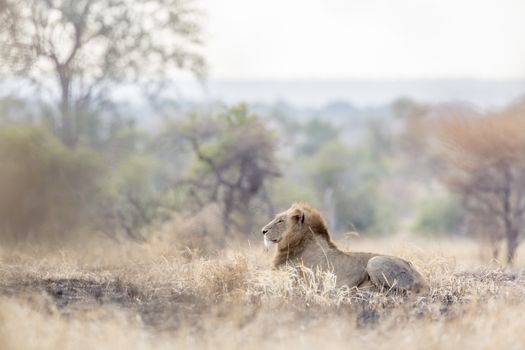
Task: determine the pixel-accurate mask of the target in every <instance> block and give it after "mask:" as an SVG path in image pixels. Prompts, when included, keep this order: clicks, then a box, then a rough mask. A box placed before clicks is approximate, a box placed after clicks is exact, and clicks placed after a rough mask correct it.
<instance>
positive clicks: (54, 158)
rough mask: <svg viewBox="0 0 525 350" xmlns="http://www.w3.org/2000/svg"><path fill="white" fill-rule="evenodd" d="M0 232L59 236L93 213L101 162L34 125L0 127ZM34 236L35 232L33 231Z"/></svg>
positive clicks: (98, 189)
mask: <svg viewBox="0 0 525 350" xmlns="http://www.w3.org/2000/svg"><path fill="white" fill-rule="evenodd" d="M0 164H1V166H0V235H2V237H3V238H5V237H6V236H11V237H13V238H15V239H16V240H23V239H26V238H28V236H29V235H30V234H48V235H56V236H60V235H62V234H70V233H72V232H71V231H73V229H74V228H76V227H77V226H78V225H81V224H83V223H86V222H88V221H90V219H92V217H90V215H91V210H92V209H93V207H94V205H93V204H94V202H95V199H96V197H97V195H98V194H99V192H100V189H101V184H100V179H101V176H100V173H101V167H100V163H99V161H98V159H97V157H96V156H95V155H94V154H92V153H90V152H86V151H81V150H76V151H71V150H69V149H67V148H65V147H64V146H63V145H62V144H61V143H60V142H59V141H58V140H56V139H55V138H54V137H53V136H52V135H50V134H48V133H47V132H46V131H44V130H42V129H39V128H35V127H22V126H5V125H4V126H3V127H2V128H0ZM33 238H34V237H33Z"/></svg>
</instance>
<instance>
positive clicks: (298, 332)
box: [0, 237, 525, 350]
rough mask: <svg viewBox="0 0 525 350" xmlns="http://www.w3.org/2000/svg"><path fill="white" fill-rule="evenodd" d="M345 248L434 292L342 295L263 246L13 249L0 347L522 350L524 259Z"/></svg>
mask: <svg viewBox="0 0 525 350" xmlns="http://www.w3.org/2000/svg"><path fill="white" fill-rule="evenodd" d="M340 244H341V246H343V247H345V248H346V249H350V248H352V249H353V250H367V251H371V250H373V251H378V252H385V253H393V254H398V255H400V256H402V257H405V258H409V259H410V260H412V261H413V262H414V263H415V265H416V266H417V267H418V268H419V269H420V270H421V271H422V272H423V274H424V275H425V276H426V277H427V278H428V280H429V282H430V284H431V287H432V292H431V294H429V295H424V296H415V295H398V294H392V293H389V294H380V293H373V292H369V291H358V290H349V289H347V288H340V289H338V288H335V279H334V276H333V275H331V274H329V273H312V274H311V275H310V276H308V279H307V280H304V279H300V278H298V276H297V274H296V273H295V272H294V271H271V270H270V269H269V261H270V255H271V253H270V252H266V251H265V250H264V249H263V248H262V247H261V244H260V243H259V242H252V244H251V247H250V245H249V244H232V245H229V246H227V247H225V248H222V249H220V250H219V251H217V252H216V253H215V254H211V255H209V256H208V257H205V256H202V255H201V254H199V253H197V252H195V251H189V250H185V249H183V248H181V247H180V246H179V247H177V246H176V245H171V244H166V243H165V242H163V241H162V240H155V241H152V242H149V243H147V244H133V243H125V244H116V243H114V242H92V243H91V244H90V245H85V244H84V245H82V246H79V247H69V248H68V249H64V250H59V251H46V250H44V249H41V248H32V249H31V248H28V247H24V248H9V249H7V248H5V249H1V250H0V348H1V349H94V348H96V349H105V348H107V349H112V350H114V349H150V348H155V349H163V348H167V349H174V348H195V349H201V348H214V349H236V348H242V349H246V348H250V349H251V348H255V349H257V348H272V349H290V348H306V349H309V348H312V349H314V348H320V347H327V346H328V347H330V348H345V349H346V348H352V347H364V348H390V349H392V348H404V349H421V348H426V349H440V348H447V349H454V348H477V349H494V348H502V349H521V348H523V346H524V345H523V344H525V316H523V312H522V311H521V310H523V309H524V307H525V274H524V273H523V272H522V271H523V267H524V266H525V263H524V261H523V260H520V259H518V261H517V265H516V266H515V267H514V269H513V270H507V271H505V270H504V269H503V268H502V267H500V266H498V264H497V263H491V264H481V263H480V261H479V259H478V249H477V247H476V245H475V244H473V243H472V242H469V241H462V240H453V241H446V240H441V241H439V240H438V241H419V240H414V239H408V238H405V239H402V238H400V237H398V238H396V239H377V240H364V239H361V238H359V239H356V238H353V239H352V240H348V241H342V242H340ZM518 254H519V253H518ZM518 256H519V257H522V256H523V254H519V255H518Z"/></svg>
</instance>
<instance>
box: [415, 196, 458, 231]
mask: <svg viewBox="0 0 525 350" xmlns="http://www.w3.org/2000/svg"><path fill="white" fill-rule="evenodd" d="M464 223H465V211H464V209H463V208H462V206H461V205H460V203H459V201H458V199H457V198H456V197H454V196H451V195H441V196H437V197H431V198H427V199H425V200H424V201H423V202H422V203H420V205H419V209H418V213H417V217H416V222H415V224H414V228H413V230H414V231H415V232H418V233H421V234H426V235H452V234H460V233H461V232H462V229H463V227H464Z"/></svg>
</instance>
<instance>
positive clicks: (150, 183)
mask: <svg viewBox="0 0 525 350" xmlns="http://www.w3.org/2000/svg"><path fill="white" fill-rule="evenodd" d="M158 170H159V167H158V163H157V162H156V160H155V159H154V158H151V157H148V156H143V155H132V156H129V157H128V158H125V159H123V160H121V161H120V162H119V163H118V165H117V166H116V168H115V170H114V171H113V172H112V173H111V175H110V179H109V190H108V191H107V194H108V196H109V197H108V198H107V199H108V201H109V204H110V205H111V208H106V209H107V210H108V211H110V212H112V218H113V220H114V221H113V223H111V222H109V223H108V222H106V223H102V225H101V229H107V228H108V226H109V228H110V229H111V230H114V231H117V232H118V231H119V230H123V231H124V232H125V234H126V235H127V236H129V238H134V239H142V238H143V237H144V232H142V231H143V229H144V228H145V227H146V226H147V225H149V224H151V223H152V222H153V221H154V220H155V219H156V218H157V217H158V211H159V208H160V207H161V197H162V195H161V193H159V191H158V188H157V186H156V179H155V177H156V176H157V174H158ZM108 224H109V225H108ZM117 232H113V233H111V232H109V233H108V234H115V233H117Z"/></svg>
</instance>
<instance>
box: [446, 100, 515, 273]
mask: <svg viewBox="0 0 525 350" xmlns="http://www.w3.org/2000/svg"><path fill="white" fill-rule="evenodd" d="M524 135H525V118H523V111H520V112H519V113H516V111H512V110H509V111H506V112H502V113H500V114H494V115H488V116H485V117H483V118H468V119H467V118H463V119H452V120H448V121H445V122H443V124H442V125H441V128H440V137H441V140H442V141H443V142H444V144H445V145H446V146H447V148H446V157H447V160H448V161H449V164H450V166H451V173H450V174H449V176H448V177H447V178H446V184H447V185H448V186H449V187H450V188H451V189H452V190H453V191H455V192H457V193H458V194H459V195H460V196H461V198H462V201H463V205H464V207H465V208H466V210H467V212H468V213H469V214H470V219H471V220H472V219H476V218H478V219H479V218H483V219H484V220H487V219H488V220H493V221H496V222H497V224H495V225H492V226H493V227H494V231H493V232H492V233H491V234H492V235H495V236H498V235H500V234H501V235H502V236H504V237H505V240H506V245H507V256H506V260H507V262H508V263H512V261H513V259H514V255H515V252H516V248H517V247H518V244H519V236H520V234H521V233H522V232H523V229H524V227H525V221H524V219H525V137H524ZM500 230H501V231H500ZM494 241H497V240H494Z"/></svg>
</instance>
